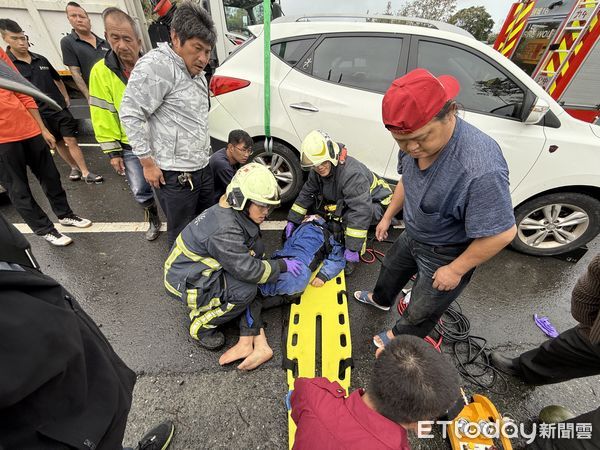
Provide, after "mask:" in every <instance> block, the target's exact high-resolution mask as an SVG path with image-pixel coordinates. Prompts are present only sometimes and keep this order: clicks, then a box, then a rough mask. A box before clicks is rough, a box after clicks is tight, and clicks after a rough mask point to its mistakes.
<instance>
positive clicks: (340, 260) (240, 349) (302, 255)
mask: <svg viewBox="0 0 600 450" xmlns="http://www.w3.org/2000/svg"><path fill="white" fill-rule="evenodd" d="M271 258H273V259H276V258H293V259H295V260H297V261H299V262H300V267H299V269H298V271H297V272H296V273H292V272H289V273H288V272H284V273H281V274H280V275H279V278H278V279H277V281H276V282H272V283H266V284H260V285H259V286H258V289H259V292H260V293H259V295H258V297H257V298H256V299H255V300H254V301H253V302H252V304H251V305H250V306H248V308H247V309H246V313H245V314H244V316H243V317H242V320H241V322H242V323H241V329H242V330H243V329H244V327H248V328H254V329H260V333H259V334H256V333H242V335H241V336H240V339H239V341H238V343H237V344H235V345H234V346H233V347H231V348H230V349H229V350H227V351H226V352H225V353H224V354H223V355H221V357H220V358H219V364H221V365H224V364H229V363H232V362H234V361H237V360H240V359H244V361H242V363H241V364H240V365H239V366H238V369H241V370H252V369H255V368H256V367H258V366H259V365H261V364H263V363H264V362H266V361H268V360H269V359H271V357H272V356H273V351H272V349H271V347H270V346H269V345H268V343H267V339H266V336H265V334H264V329H263V328H264V323H263V321H262V317H261V312H262V310H264V309H269V308H273V307H276V306H281V305H284V304H287V303H290V302H291V301H292V300H293V299H295V298H297V297H299V296H300V295H301V294H302V293H303V292H304V290H305V289H306V287H307V286H308V284H309V282H310V284H311V285H312V286H314V287H317V288H318V287H321V286H323V285H324V284H325V283H326V282H327V281H329V280H331V279H334V278H335V277H336V276H337V275H338V274H339V273H340V272H342V271H343V270H344V266H345V262H346V261H345V259H344V247H342V245H341V244H340V243H339V242H337V241H336V240H335V239H334V238H333V236H332V234H331V232H330V231H329V230H328V229H327V225H326V222H325V220H324V219H323V218H322V217H321V216H318V215H312V216H307V217H306V218H305V219H304V221H303V223H302V224H301V225H300V226H299V227H298V228H296V230H294V233H293V234H292V235H291V236H290V238H289V239H287V240H286V241H285V243H284V244H283V248H281V249H280V250H277V251H275V252H274V253H273V255H272V257H271ZM321 263H322V265H321ZM319 266H321V267H320V269H319V271H318V272H317V274H316V275H315V276H314V277H313V275H312V274H313V272H314V271H315V270H317V268H319ZM311 278H312V281H311Z"/></svg>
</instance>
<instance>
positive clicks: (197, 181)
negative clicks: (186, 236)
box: [154, 165, 214, 248]
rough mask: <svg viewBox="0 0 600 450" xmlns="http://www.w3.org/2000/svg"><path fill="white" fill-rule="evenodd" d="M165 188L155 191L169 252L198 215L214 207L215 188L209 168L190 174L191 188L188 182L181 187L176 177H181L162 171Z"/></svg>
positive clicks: (168, 171)
mask: <svg viewBox="0 0 600 450" xmlns="http://www.w3.org/2000/svg"><path fill="white" fill-rule="evenodd" d="M162 172H163V177H164V179H165V182H166V184H165V185H161V187H160V189H154V192H155V193H156V197H158V201H159V202H160V207H161V208H162V210H163V211H164V213H165V215H166V216H167V240H168V243H169V248H171V247H173V243H174V242H175V239H177V236H179V233H181V231H182V230H183V229H184V228H185V227H186V226H187V224H188V223H190V222H191V221H192V220H194V219H195V218H196V216H197V215H198V214H200V213H201V212H202V211H204V210H205V209H206V208H208V207H210V206H212V205H213V203H214V202H213V199H214V185H213V176H212V172H211V170H210V167H209V166H208V165H207V166H206V167H204V168H203V169H200V170H196V171H195V172H191V176H192V184H193V188H192V186H191V185H190V183H189V182H187V183H185V185H182V184H181V183H179V181H178V179H177V177H178V176H179V175H180V174H181V173H182V172H178V171H173V170H163V171H162Z"/></svg>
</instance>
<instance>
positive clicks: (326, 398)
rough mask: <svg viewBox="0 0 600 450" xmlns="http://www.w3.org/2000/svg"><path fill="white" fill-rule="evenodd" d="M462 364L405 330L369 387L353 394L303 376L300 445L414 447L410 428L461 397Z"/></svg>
mask: <svg viewBox="0 0 600 450" xmlns="http://www.w3.org/2000/svg"><path fill="white" fill-rule="evenodd" d="M459 395H460V391H459V377H458V372H457V371H456V368H455V367H454V366H453V365H452V364H451V362H450V361H449V360H448V359H447V358H446V357H445V356H444V355H442V354H440V353H438V352H437V351H435V350H434V349H433V348H432V347H431V346H430V345H428V344H427V343H425V342H424V341H423V339H421V338H418V337H416V336H409V335H400V336H398V337H396V338H394V339H393V340H392V341H391V342H390V343H389V344H388V345H386V346H385V348H384V349H382V350H381V351H380V352H379V351H378V358H377V360H376V361H375V367H374V370H373V376H372V377H371V383H370V385H369V389H368V391H365V390H364V389H357V390H355V391H354V392H353V393H352V394H350V395H349V396H348V397H346V391H345V390H344V389H342V387H341V386H340V385H339V384H338V383H337V382H334V383H331V382H330V381H329V380H327V379H326V378H298V379H297V380H296V382H295V385H294V391H292V394H291V399H290V403H291V408H292V419H293V420H294V422H296V425H297V430H296V437H295V441H294V449H296V450H298V449H315V448H318V449H320V450H325V449H344V450H351V449H357V450H358V449H360V450H365V449H368V450H380V449H381V450H384V449H385V450H388V449H397V450H409V449H410V446H409V443H408V437H407V430H409V429H416V428H417V422H418V421H420V420H432V419H435V418H437V417H440V416H442V415H443V414H444V413H445V412H446V411H447V410H448V408H450V407H451V406H452V405H454V403H455V402H456V399H457V398H458V397H459Z"/></svg>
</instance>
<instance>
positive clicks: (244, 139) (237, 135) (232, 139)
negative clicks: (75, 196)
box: [227, 130, 254, 147]
mask: <svg viewBox="0 0 600 450" xmlns="http://www.w3.org/2000/svg"><path fill="white" fill-rule="evenodd" d="M227 143H228V144H231V145H237V144H240V143H242V144H244V146H245V147H252V144H254V141H253V140H252V138H251V137H250V135H249V134H248V133H246V132H245V131H244V130H232V131H231V132H230V133H229V136H228V137H227Z"/></svg>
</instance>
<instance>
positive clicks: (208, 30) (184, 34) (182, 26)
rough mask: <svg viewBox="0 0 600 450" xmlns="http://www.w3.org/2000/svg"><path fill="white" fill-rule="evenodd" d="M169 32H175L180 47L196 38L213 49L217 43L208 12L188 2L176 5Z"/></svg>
mask: <svg viewBox="0 0 600 450" xmlns="http://www.w3.org/2000/svg"><path fill="white" fill-rule="evenodd" d="M171 30H173V31H174V32H175V34H176V35H177V37H178V38H179V42H180V43H181V45H183V44H185V41H187V40H188V39H193V38H198V39H200V40H202V41H204V42H206V43H207V44H209V45H210V46H211V47H214V45H215V43H216V42H217V32H216V30H215V24H214V22H213V21H212V19H211V18H210V15H209V14H208V12H207V11H206V10H205V9H204V8H202V7H201V6H200V5H198V4H196V3H192V2H190V1H188V0H186V1H183V2H181V3H179V4H178V5H177V9H176V10H175V14H173V21H172V22H171Z"/></svg>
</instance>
